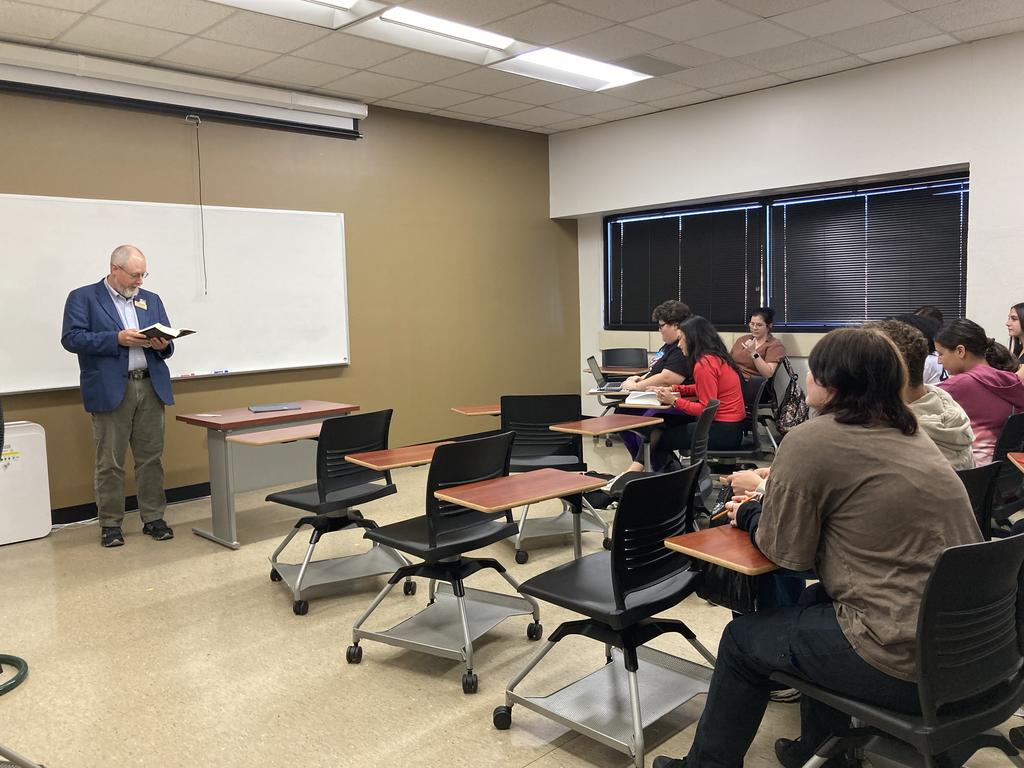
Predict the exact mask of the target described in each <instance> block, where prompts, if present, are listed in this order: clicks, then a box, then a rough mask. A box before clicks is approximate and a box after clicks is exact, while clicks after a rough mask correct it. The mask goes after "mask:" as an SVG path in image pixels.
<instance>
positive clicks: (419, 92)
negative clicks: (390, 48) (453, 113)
mask: <svg viewBox="0 0 1024 768" xmlns="http://www.w3.org/2000/svg"><path fill="white" fill-rule="evenodd" d="M367 74H369V73H367ZM416 85H419V84H418V83H416ZM476 97H477V96H476V94H475V93H468V92H466V91H457V90H455V89H454V88H444V87H442V86H440V85H423V86H420V87H419V88H417V89H415V90H413V91H409V92H408V93H403V94H402V98H401V101H403V102H406V103H407V104H419V105H421V106H424V107H433V108H434V109H447V108H448V107H451V106H454V105H456V104H463V103H465V102H467V101H470V100H472V99H475V98H476Z"/></svg>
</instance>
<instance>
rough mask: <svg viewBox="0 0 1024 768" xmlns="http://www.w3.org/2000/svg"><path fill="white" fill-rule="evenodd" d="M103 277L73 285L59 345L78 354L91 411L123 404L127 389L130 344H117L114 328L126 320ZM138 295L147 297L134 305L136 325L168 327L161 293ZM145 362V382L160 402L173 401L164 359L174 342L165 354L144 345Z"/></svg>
mask: <svg viewBox="0 0 1024 768" xmlns="http://www.w3.org/2000/svg"><path fill="white" fill-rule="evenodd" d="M105 282H106V278H103V279H102V280H100V281H99V282H98V283H95V284H94V285H87V286H85V287H84V288H76V289H75V290H73V291H72V292H71V293H70V294H69V295H68V300H67V301H66V302H65V304H64V327H63V329H62V330H61V335H60V343H61V345H62V346H63V347H64V349H66V350H67V351H68V352H73V353H75V354H76V355H78V368H79V370H80V371H81V385H82V400H83V401H84V403H85V410H87V411H89V413H103V412H105V411H112V410H114V409H115V408H117V406H119V405H120V404H121V401H122V400H123V399H124V393H125V391H126V390H127V389H128V347H122V346H121V345H120V344H118V343H117V333H118V331H122V330H124V324H123V323H122V322H121V318H120V317H119V316H118V314H117V309H116V308H115V307H114V302H113V300H112V299H111V298H110V294H109V293H108V292H107V288H106V286H105V285H104V283H105ZM137 298H140V299H145V301H146V304H147V307H146V309H141V308H139V307H136V308H135V313H136V314H137V315H138V318H139V327H140V328H145V327H146V326H147V325H152V324H153V323H163V324H164V325H170V324H171V321H170V320H168V319H167V313H166V312H165V311H164V304H163V302H162V301H160V297H159V296H157V295H156V294H155V293H151V292H150V291H144V290H142V289H141V288H140V289H139V294H138V296H137ZM143 351H144V352H145V353H146V363H147V364H148V365H149V380H150V381H151V382H152V383H153V389H154V391H155V392H156V394H157V397H159V398H160V400H162V401H163V403H164V405H173V404H174V396H173V395H172V394H171V373H170V371H169V370H167V363H165V362H164V360H165V359H166V358H168V357H170V356H171V355H172V354H173V353H174V344H173V342H172V343H171V344H170V345H169V346H168V347H167V349H165V350H164V351H163V352H156V351H155V350H152V349H144V350H143Z"/></svg>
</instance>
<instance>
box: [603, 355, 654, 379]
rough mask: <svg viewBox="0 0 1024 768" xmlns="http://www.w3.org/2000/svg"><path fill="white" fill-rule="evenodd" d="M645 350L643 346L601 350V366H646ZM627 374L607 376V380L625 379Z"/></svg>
mask: <svg viewBox="0 0 1024 768" xmlns="http://www.w3.org/2000/svg"><path fill="white" fill-rule="evenodd" d="M648 365H649V363H648V360H647V350H646V349H644V348H643V347H617V348H613V349H602V350H601V367H602V368H646V367H647V366H648ZM627 378H629V377H628V376H615V375H611V376H609V377H608V380H609V381H625V380H626V379H627Z"/></svg>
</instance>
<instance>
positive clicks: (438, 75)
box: [373, 51, 476, 83]
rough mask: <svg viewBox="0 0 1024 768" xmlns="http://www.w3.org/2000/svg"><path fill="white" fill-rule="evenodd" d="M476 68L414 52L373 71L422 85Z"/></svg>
mask: <svg viewBox="0 0 1024 768" xmlns="http://www.w3.org/2000/svg"><path fill="white" fill-rule="evenodd" d="M475 68H476V65H475V64H467V63H466V62H464V61H456V60H455V59H447V58H445V57H444V56H435V55H434V54H432V53H423V52H422V51H413V52H412V53H407V54H405V55H404V56H399V57H398V58H397V59H392V60H391V61H385V62H384V63H383V64H378V65H377V66H376V67H373V71H374V72H379V73H380V74H382V75H391V76H392V77H404V78H406V79H408V80H416V81H418V82H421V83H433V82H435V81H437V80H443V79H444V78H446V77H453V76H455V75H458V74H460V73H462V72H468V71H469V70H471V69H475Z"/></svg>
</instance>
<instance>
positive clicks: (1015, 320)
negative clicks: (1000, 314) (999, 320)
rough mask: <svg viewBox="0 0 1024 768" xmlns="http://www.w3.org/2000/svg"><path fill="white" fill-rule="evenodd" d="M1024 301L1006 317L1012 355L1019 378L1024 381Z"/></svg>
mask: <svg viewBox="0 0 1024 768" xmlns="http://www.w3.org/2000/svg"><path fill="white" fill-rule="evenodd" d="M1022 320H1024V301H1022V302H1021V303H1020V304H1014V305H1013V306H1012V307H1010V311H1009V313H1008V314H1007V316H1006V331H1007V332H1008V333H1009V334H1010V354H1011V355H1013V357H1014V358H1015V359H1016V360H1017V363H1018V366H1017V378H1018V379H1024V331H1022V330H1021V321H1022Z"/></svg>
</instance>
